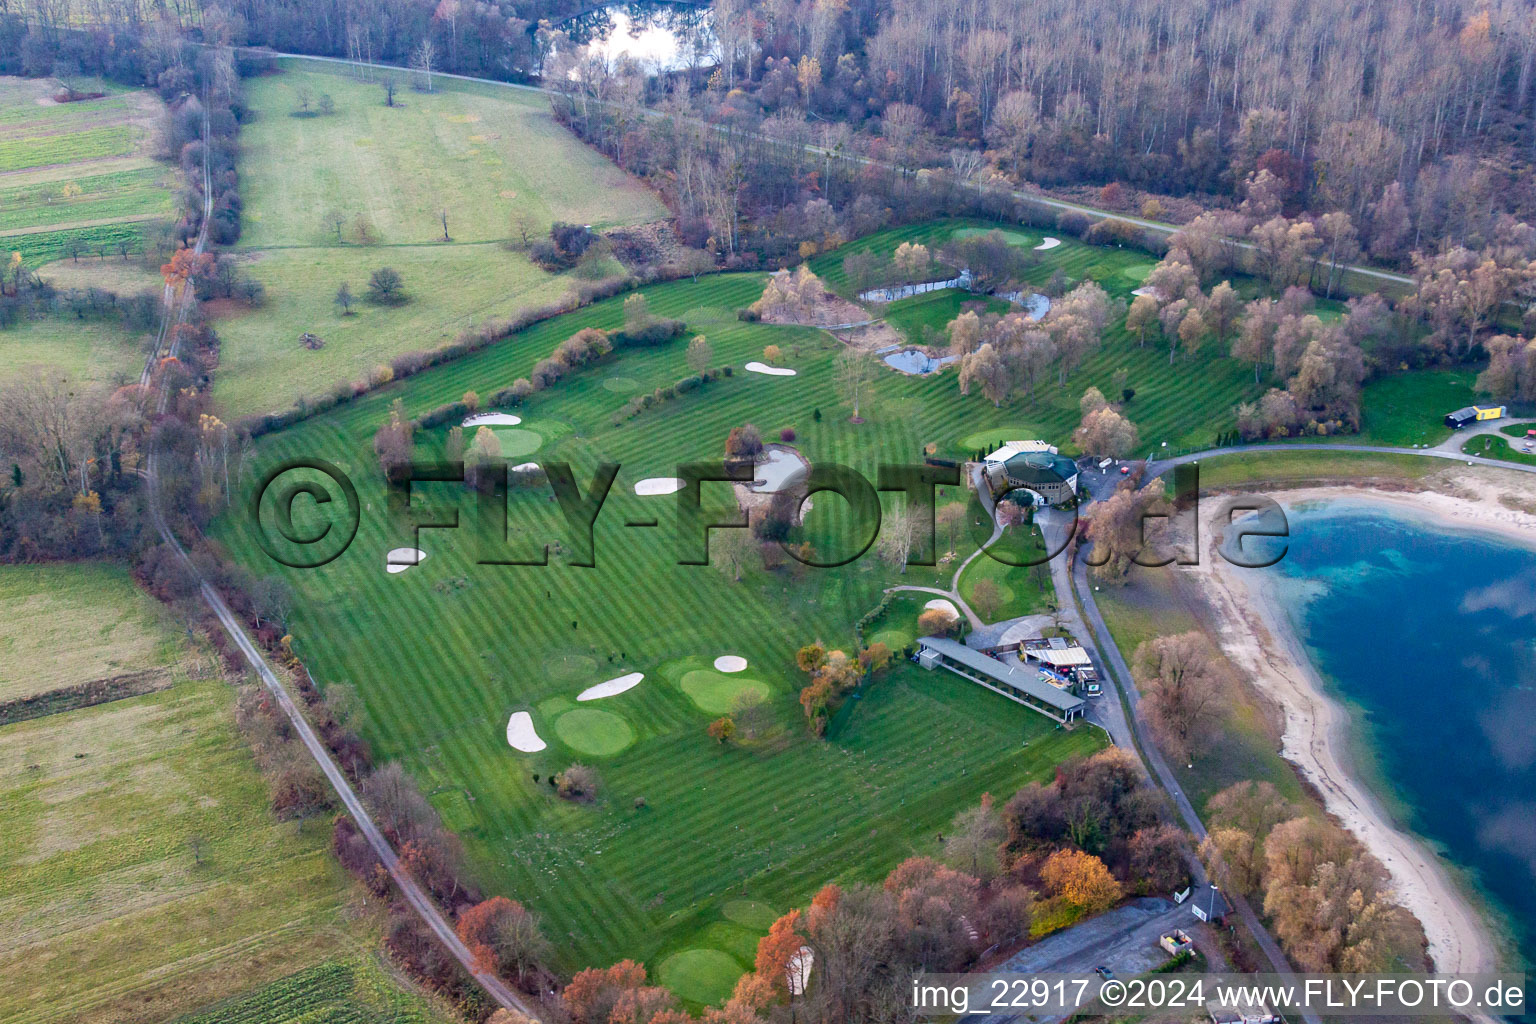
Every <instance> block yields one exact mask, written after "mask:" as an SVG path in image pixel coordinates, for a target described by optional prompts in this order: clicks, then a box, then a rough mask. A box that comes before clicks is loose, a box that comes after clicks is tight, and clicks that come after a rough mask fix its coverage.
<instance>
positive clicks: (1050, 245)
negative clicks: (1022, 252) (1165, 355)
mask: <svg viewBox="0 0 1536 1024" xmlns="http://www.w3.org/2000/svg"><path fill="white" fill-rule="evenodd" d="M1060 244H1061V239H1059V238H1051V237H1049V236H1047V237H1046V239H1045V241H1043V242H1041V243H1040V244H1039V245H1037V246H1035V251H1036V252H1040V251H1041V250H1043V249H1054V248H1056V247H1057V246H1058V245H1060Z"/></svg>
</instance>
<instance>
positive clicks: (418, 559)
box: [384, 548, 427, 574]
mask: <svg viewBox="0 0 1536 1024" xmlns="http://www.w3.org/2000/svg"><path fill="white" fill-rule="evenodd" d="M426 557H427V553H426V552H425V551H423V550H421V548H392V549H391V550H390V552H389V554H387V555H385V556H384V569H385V571H386V572H389V573H391V574H393V573H397V572H405V570H407V569H409V568H410V567H411V566H413V565H420V564H421V563H422V562H423V561H424V560H425V559H426Z"/></svg>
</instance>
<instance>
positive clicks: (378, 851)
mask: <svg viewBox="0 0 1536 1024" xmlns="http://www.w3.org/2000/svg"><path fill="white" fill-rule="evenodd" d="M205 110H206V104H205ZM207 134H208V116H207V114H206V113H204V115H203V135H204V137H205V138H206V137H207ZM212 216H213V192H212V189H211V188H210V187H209V174H208V167H207V165H206V163H205V164H204V167H203V226H202V230H201V231H200V232H199V233H198V236H197V243H196V245H195V246H194V247H193V251H194V252H196V253H202V252H203V251H204V250H205V249H206V248H207V245H208V224H209V221H210V219H211V218H212ZM192 295H193V289H192V288H190V287H184V288H183V289H182V290H181V293H180V294H179V295H178V294H176V293H174V292H172V291H171V290H170V289H169V288H167V289H166V294H165V309H164V315H163V317H162V319H161V323H160V331H159V334H158V338H157V342H156V345H155V348H154V349H153V350H152V351H151V352H150V354H149V358H148V360H147V361H146V363H145V367H144V374H143V376H142V377H141V381H142V382H143V383H144V384H148V383H149V381H150V379H151V378H152V376H153V374H154V366H155V363H156V362H157V361H158V360H159V359H160V357H161V356H162V354H163V355H166V356H174V355H175V354H176V332H175V327H176V326H177V325H179V324H182V323H184V322H186V319H187V316H188V315H189V314H190V312H191V310H192ZM167 339H169V347H166V345H167ZM162 350H163V352H162ZM169 399H170V393H169V391H168V390H162V391H161V393H160V395H159V398H158V402H157V405H156V411H157V412H158V413H161V414H163V413H164V412H165V409H166V406H167V403H168V401H169ZM159 463H160V451H159V449H158V448H153V447H152V448H151V449H150V451H149V455H148V457H147V458H146V459H145V468H144V481H145V489H146V493H147V496H148V502H147V504H148V508H149V515H150V519H151V521H152V522H153V523H154V526H155V530H156V531H157V532H158V533H159V534H160V538H161V539H162V540H163V541H165V543H166V544H167V545H169V546H170V547H171V549H172V550H173V551H175V552H176V557H177V559H178V560H179V561H180V562H181V564H182V566H183V567H184V568H185V569H186V571H187V572H188V573H190V574H191V576H192V578H194V579H196V580H197V583H198V591H199V593H200V594H201V595H202V598H203V603H204V604H206V605H207V606H208V609H209V611H211V612H213V614H214V616H215V617H216V618H217V619H218V620H219V624H220V625H221V626H222V627H223V629H224V632H225V633H227V634H228V635H229V638H230V639H231V640H233V641H234V643H235V645H236V646H237V647H239V649H240V653H241V654H243V655H245V660H246V661H247V662H249V663H250V666H251V668H252V669H254V670H255V672H256V674H257V676H259V677H260V679H261V682H262V685H263V686H265V687H266V688H267V690H268V692H270V693H271V694H272V697H273V699H274V700H276V702H277V706H278V707H279V708H281V709H282V712H283V714H284V715H286V716H287V717H288V721H289V724H290V725H292V727H293V730H294V732H295V734H296V735H297V736H298V737H299V740H300V742H302V743H303V744H304V749H305V750H306V751H308V753H309V756H310V757H311V758H313V759H314V761H315V763H316V764H317V765H318V766H319V767H320V771H321V772H322V773H324V775H325V778H326V781H327V782H329V783H330V785H331V789H332V790H334V791H335V793H336V796H337V798H338V799H339V800H340V801H341V804H342V806H343V807H345V808H346V810H347V813H348V814H350V815H351V816H352V820H353V821H355V822H356V823H357V827H358V829H359V831H361V832H362V834H363V836H364V838H366V839H367V840H368V845H369V846H370V847H372V849H373V852H374V855H375V856H377V857H378V858H379V861H380V863H382V864H383V865H384V867H385V869H386V870H387V871H388V872H389V877H390V878H391V879H392V880H393V881H394V883H395V886H396V887H397V888H398V889H399V891H400V894H401V895H402V896H403V897H405V900H406V902H407V903H409V904H410V906H411V908H412V909H413V910H415V911H416V914H417V916H418V917H420V918H421V920H422V922H423V923H424V924H426V926H427V927H428V928H429V929H431V931H432V933H433V934H434V935H436V936H437V938H438V940H439V941H440V942H442V944H443V946H444V947H445V948H446V949H447V950H448V952H449V953H450V954H452V956H453V958H454V959H455V960H457V961H458V962H459V964H460V966H462V967H463V968H464V970H465V971H466V972H467V973H468V974H469V975H470V976H471V977H473V978H474V979H475V981H477V982H478V983H479V984H480V987H481V988H483V989H484V990H485V991H486V993H487V994H488V995H489V996H490V997H491V998H492V999H493V1000H495V1002H496V1004H497V1005H498V1006H500V1007H502V1008H504V1009H508V1010H515V1011H517V1012H518V1013H521V1014H523V1015H525V1016H527V1017H529V1018H530V1019H532V1020H534V1021H537V1020H538V1015H537V1014H536V1013H535V1012H534V1009H533V1007H532V1006H530V1005H529V1004H528V1003H527V1002H526V1001H525V1000H524V999H523V998H522V997H521V996H520V995H518V993H516V992H514V991H513V990H512V989H511V987H510V986H508V985H507V984H506V983H505V982H504V981H502V980H501V979H500V978H499V977H497V976H496V975H494V974H492V973H490V972H488V971H484V970H482V969H481V968H480V967H479V966H478V965H477V964H476V963H475V958H474V955H473V954H471V953H470V951H469V948H468V947H467V946H465V945H464V943H463V941H462V940H461V939H460V938H459V936H458V934H457V933H455V932H454V930H453V927H452V926H451V925H449V923H448V920H447V918H445V917H444V916H443V913H442V911H441V910H439V909H438V907H437V905H436V904H435V903H433V902H432V898H431V897H430V896H428V895H427V893H426V892H425V890H423V889H422V888H421V886H420V885H418V884H417V882H416V879H415V878H413V877H411V874H410V873H409V872H408V871H406V870H405V868H404V867H402V866H401V864H400V859H399V857H398V856H397V855H396V854H395V851H394V848H393V847H391V846H390V844H389V840H388V839H386V838H384V834H383V833H382V832H381V831H380V830H379V827H378V825H377V824H376V823H375V822H374V820H373V816H372V815H371V814H369V813H368V808H366V807H364V806H363V802H362V800H361V799H359V797H358V795H357V793H356V791H354V790H353V788H352V785H351V783H349V782H348V781H347V777H346V776H345V775H344V774H342V771H341V769H340V768H338V767H337V766H336V763H335V762H334V761H333V760H331V755H330V752H329V751H328V750H326V748H325V744H323V743H321V742H320V738H319V737H318V736H316V735H315V731H314V730H313V729H312V728H311V727H310V725H309V721H308V719H306V718H305V717H304V714H303V712H301V711H300V710H299V708H298V706H297V705H296V704H295V703H294V701H293V698H292V697H290V696H289V694H288V691H287V689H285V688H284V687H283V684H282V682H281V681H280V680H279V679H278V677H277V675H276V673H274V672H273V671H272V667H271V666H270V665H269V664H268V663H267V660H266V658H265V657H263V656H262V653H261V651H260V650H259V649H257V647H256V646H255V644H253V643H251V640H250V638H249V637H248V636H246V634H245V630H244V628H242V627H241V625H240V621H239V620H238V619H237V618H236V617H235V615H234V613H233V612H232V611H231V610H230V608H229V605H227V604H226V603H225V602H224V598H223V597H221V596H220V595H219V592H218V591H217V590H215V589H214V588H213V587H212V586H211V585H209V583H208V581H207V580H206V579H204V578H203V576H202V574H201V573H199V572H198V570H197V566H196V565H195V564H194V563H193V561H192V559H190V558H189V557H187V552H186V549H185V548H184V547H182V544H181V541H180V540H179V539H178V538H177V536H176V534H175V532H174V531H173V530H172V529H171V527H170V523H169V522H168V521H167V520H166V518H165V510H164V508H163V507H162V504H161V495H160V478H159V473H158V467H159Z"/></svg>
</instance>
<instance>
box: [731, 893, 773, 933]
mask: <svg viewBox="0 0 1536 1024" xmlns="http://www.w3.org/2000/svg"><path fill="white" fill-rule="evenodd" d="M720 912H721V913H722V914H724V915H725V919H726V920H727V921H735V922H736V923H737V924H740V925H745V926H746V927H748V928H752V929H755V930H756V931H760V932H766V931H767V930H768V928H769V927H770V926H771V925H772V924H773V922H775V921H777V920H778V919H779V915H778V912H777V911H775V910H774V909H773V908H772V907H770V906H769V905H768V904H766V903H759V902H757V901H756V900H731V901H730V902H729V903H727V904H726V905H725V906H724V907H721V908H720Z"/></svg>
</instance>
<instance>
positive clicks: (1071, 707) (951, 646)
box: [917, 636, 1088, 722]
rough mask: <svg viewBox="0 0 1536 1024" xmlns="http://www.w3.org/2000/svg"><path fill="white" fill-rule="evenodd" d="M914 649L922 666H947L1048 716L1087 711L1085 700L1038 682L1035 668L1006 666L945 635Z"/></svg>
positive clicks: (1070, 717) (1063, 718) (1064, 717)
mask: <svg viewBox="0 0 1536 1024" xmlns="http://www.w3.org/2000/svg"><path fill="white" fill-rule="evenodd" d="M917 648H918V650H917V663H918V664H919V665H921V666H923V668H926V669H935V668H947V669H949V670H950V671H951V672H954V673H955V674H956V675H961V676H964V677H965V678H967V679H969V680H970V681H971V682H973V683H976V684H978V685H981V686H985V687H986V688H987V689H989V690H991V691H992V692H993V693H998V694H1001V695H1002V696H1004V697H1007V698H1008V699H1009V700H1011V701H1014V702H1015V703H1018V704H1023V705H1024V706H1025V707H1027V708H1029V709H1030V710H1032V711H1038V712H1040V713H1041V714H1042V715H1045V716H1046V717H1047V718H1052V719H1055V720H1056V721H1058V722H1072V721H1076V720H1077V719H1079V718H1081V717H1083V712H1084V711H1085V710H1087V707H1088V705H1087V702H1086V701H1084V700H1083V699H1082V698H1081V697H1077V696H1074V695H1073V694H1071V693H1068V692H1066V691H1065V690H1061V689H1058V688H1057V687H1054V686H1052V685H1050V684H1049V683H1044V682H1041V681H1040V674H1039V671H1038V670H1037V669H1033V668H1019V667H1016V666H1013V665H1006V664H1004V663H1003V662H1001V661H998V660H997V659H996V658H990V657H988V656H987V655H985V654H982V653H981V652H980V651H973V650H971V649H970V648H969V647H967V646H965V644H962V643H958V642H956V641H954V640H949V639H946V638H944V637H937V636H925V637H921V638H920V639H919V640H918V641H917Z"/></svg>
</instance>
